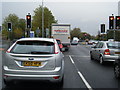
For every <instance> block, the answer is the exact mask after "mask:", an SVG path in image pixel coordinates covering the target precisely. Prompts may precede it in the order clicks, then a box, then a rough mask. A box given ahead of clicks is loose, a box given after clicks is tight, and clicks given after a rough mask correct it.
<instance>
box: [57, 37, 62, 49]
mask: <svg viewBox="0 0 120 90" xmlns="http://www.w3.org/2000/svg"><path fill="white" fill-rule="evenodd" d="M56 41H57V43H58V46H59V48H60V49H62V48H63V45H62V43H61V41H60V39H56Z"/></svg>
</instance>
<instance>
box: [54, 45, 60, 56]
mask: <svg viewBox="0 0 120 90" xmlns="http://www.w3.org/2000/svg"><path fill="white" fill-rule="evenodd" d="M54 47H55V54H58V53H59V51H58V48H57V44H56V43H55V46H54Z"/></svg>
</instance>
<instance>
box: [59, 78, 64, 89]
mask: <svg viewBox="0 0 120 90" xmlns="http://www.w3.org/2000/svg"><path fill="white" fill-rule="evenodd" d="M57 85H58V87H60V88H61V87H63V85H64V76H63V77H62V80H61V81H60V82H58V83H57Z"/></svg>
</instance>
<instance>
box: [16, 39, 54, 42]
mask: <svg viewBox="0 0 120 90" xmlns="http://www.w3.org/2000/svg"><path fill="white" fill-rule="evenodd" d="M54 40H55V39H53V38H21V39H19V40H17V41H48V42H54Z"/></svg>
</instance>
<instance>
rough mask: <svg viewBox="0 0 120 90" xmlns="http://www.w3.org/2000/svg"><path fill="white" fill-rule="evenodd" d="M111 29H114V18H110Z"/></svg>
mask: <svg viewBox="0 0 120 90" xmlns="http://www.w3.org/2000/svg"><path fill="white" fill-rule="evenodd" d="M109 29H114V16H109Z"/></svg>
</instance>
